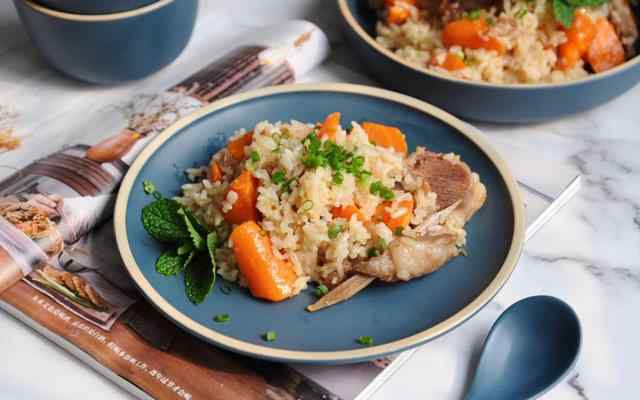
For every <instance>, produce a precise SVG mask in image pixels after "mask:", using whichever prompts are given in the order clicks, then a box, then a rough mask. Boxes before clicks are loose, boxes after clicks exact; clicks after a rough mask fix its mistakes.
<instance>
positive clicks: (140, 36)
mask: <svg viewBox="0 0 640 400" xmlns="http://www.w3.org/2000/svg"><path fill="white" fill-rule="evenodd" d="M14 4H15V6H16V8H17V10H18V14H19V15H20V18H21V19H22V22H23V24H24V25H25V27H26V29H27V31H28V32H29V35H30V36H31V39H32V41H33V43H34V44H35V46H36V47H37V48H38V50H40V53H41V54H42V56H43V57H44V59H45V60H46V61H47V62H48V63H49V64H51V66H53V67H54V68H55V69H57V70H58V71H60V72H62V73H64V74H66V75H68V76H70V77H73V78H76V79H79V80H83V81H87V82H92V83H100V84H109V83H119V82H124V81H130V80H135V79H141V78H144V77H146V76H148V75H150V74H152V73H154V72H156V71H158V70H160V69H161V68H163V67H165V66H167V65H169V64H170V63H171V62H172V61H173V60H175V59H176V58H177V57H178V56H179V55H180V53H181V52H182V50H183V49H184V48H185V47H186V45H187V43H188V42H189V39H190V37H191V33H192V31H193V27H194V24H195V19H196V14H197V9H198V1H197V0H160V1H156V2H155V3H153V4H150V5H148V6H146V7H142V8H138V9H136V10H132V11H127V12H122V13H115V14H103V15H81V14H69V13H63V12H60V11H55V10H52V9H49V8H45V7H43V6H41V5H39V4H36V3H34V2H32V1H30V0H14Z"/></svg>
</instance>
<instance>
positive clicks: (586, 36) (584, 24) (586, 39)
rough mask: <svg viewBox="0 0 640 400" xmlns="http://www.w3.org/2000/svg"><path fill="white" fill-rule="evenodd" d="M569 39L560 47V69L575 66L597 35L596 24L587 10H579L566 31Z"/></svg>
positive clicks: (558, 64)
mask: <svg viewBox="0 0 640 400" xmlns="http://www.w3.org/2000/svg"><path fill="white" fill-rule="evenodd" d="M565 33H566V36H567V41H566V42H564V43H563V44H561V45H560V47H558V63H557V66H558V68H560V69H563V70H567V69H571V68H573V67H574V66H575V65H576V64H577V63H578V61H579V60H580V59H581V58H582V57H584V55H585V54H586V53H587V50H588V49H589V47H590V46H591V42H592V41H593V39H594V37H595V35H596V25H595V23H594V22H593V20H592V19H591V17H590V16H589V15H588V14H586V13H585V12H582V11H581V12H578V13H576V16H575V18H574V20H573V23H572V24H571V27H570V28H569V29H567V31H566V32H565Z"/></svg>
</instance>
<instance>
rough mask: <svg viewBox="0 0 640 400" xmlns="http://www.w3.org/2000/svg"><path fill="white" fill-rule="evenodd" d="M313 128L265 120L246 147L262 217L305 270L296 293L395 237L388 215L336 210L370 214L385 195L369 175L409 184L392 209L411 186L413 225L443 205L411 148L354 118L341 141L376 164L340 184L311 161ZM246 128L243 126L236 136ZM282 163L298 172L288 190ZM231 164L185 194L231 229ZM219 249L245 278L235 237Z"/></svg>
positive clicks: (282, 251)
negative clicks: (373, 133) (381, 140)
mask: <svg viewBox="0 0 640 400" xmlns="http://www.w3.org/2000/svg"><path fill="white" fill-rule="evenodd" d="M314 128H315V126H314V125H310V124H305V123H302V122H297V121H291V122H290V123H282V122H278V123H269V122H266V121H265V122H260V123H258V124H257V125H256V126H255V128H254V129H253V132H254V134H253V141H252V142H251V144H250V145H248V146H247V147H246V148H245V154H246V155H249V154H251V153H253V152H255V153H257V154H258V155H259V161H257V162H255V161H252V160H251V157H248V158H247V159H246V160H245V161H243V162H242V164H241V167H240V169H248V170H250V171H251V172H252V175H253V176H254V177H255V178H257V179H258V180H259V188H258V199H257V209H258V211H259V212H260V214H261V216H262V218H261V220H260V221H259V225H260V226H261V228H262V229H263V230H264V231H266V232H267V233H268V234H269V237H270V239H271V242H272V245H273V248H274V249H275V250H277V251H274V253H275V255H276V256H279V257H282V258H284V259H287V260H289V261H290V262H291V263H292V265H293V266H294V269H295V271H296V274H297V275H298V280H297V282H296V287H295V290H294V291H295V293H298V292H299V291H300V290H302V289H304V288H305V287H306V285H307V282H308V281H310V280H311V281H320V280H325V281H326V278H327V277H335V279H336V280H339V279H340V278H342V277H343V274H344V269H343V268H344V267H343V266H344V263H345V261H348V260H353V259H357V258H365V257H367V252H368V251H369V249H371V248H372V246H375V244H376V243H379V241H380V239H383V240H384V241H385V242H386V243H389V242H391V241H392V240H393V237H394V232H392V231H391V229H389V228H388V227H387V226H386V225H385V224H384V223H363V222H361V221H360V220H359V219H358V218H357V216H356V215H353V216H351V218H350V220H348V221H346V220H344V219H341V218H335V217H334V216H333V215H332V213H331V210H332V208H333V207H337V206H344V205H349V204H354V203H356V204H358V207H359V209H360V211H361V212H362V214H364V216H365V217H366V219H367V220H369V219H371V217H372V216H373V215H374V213H375V212H376V208H377V207H378V205H379V204H380V203H381V202H383V201H384V200H382V199H381V198H380V197H379V196H377V195H374V194H371V192H370V186H369V184H370V182H374V181H380V182H382V183H383V184H384V185H385V186H386V187H388V188H395V187H403V188H404V189H405V190H407V191H404V190H397V189H394V194H395V198H394V200H393V201H392V203H391V204H390V205H389V206H388V207H387V211H388V212H390V213H391V214H392V215H399V213H402V211H403V210H402V207H401V206H400V205H399V202H400V201H401V200H403V199H405V198H407V196H408V197H411V196H412V194H411V193H410V192H408V191H409V190H410V191H415V196H414V199H415V203H416V205H415V209H414V212H413V216H412V221H411V223H412V224H414V225H417V224H419V223H420V222H422V221H423V220H424V219H425V218H426V217H427V216H429V215H431V214H432V213H433V212H434V211H435V210H436V194H435V193H433V192H425V191H424V189H422V188H421V187H422V186H421V183H418V182H411V178H410V175H411V174H408V173H407V167H406V164H405V155H403V154H400V153H398V152H396V151H394V150H392V149H387V148H383V147H379V146H376V145H374V144H372V143H370V142H369V139H368V137H367V134H366V133H365V132H364V130H363V129H362V127H361V126H360V125H358V124H357V123H355V122H354V123H352V126H351V131H350V133H349V134H348V135H347V132H346V131H345V130H344V129H340V130H339V131H338V132H337V134H336V135H335V138H334V142H335V143H336V144H337V145H340V146H343V147H344V148H345V149H346V150H348V151H351V152H353V153H356V154H357V155H361V156H363V157H364V168H365V169H366V170H368V171H370V172H371V177H370V178H369V179H368V180H366V181H361V182H358V180H357V179H356V178H355V177H354V176H353V175H351V174H348V173H345V174H344V180H343V182H342V183H340V184H335V183H333V182H332V172H331V170H330V169H329V167H318V168H315V169H309V168H305V166H304V165H303V163H302V159H303V155H304V151H305V150H304V146H303V143H302V141H303V139H304V138H305V137H307V136H308V135H309V134H310V133H311V132H312V131H313V129H314ZM244 132H246V131H244V130H243V131H239V132H238V135H236V136H240V135H242V134H244ZM276 149H277V150H276ZM276 170H277V171H284V172H285V173H286V176H287V178H288V179H291V184H290V187H291V191H290V192H289V193H287V192H286V191H283V190H281V186H280V185H279V184H276V183H274V182H273V181H272V175H273V171H276ZM200 171H201V170H200ZM227 172H229V173H231V175H227V174H225V180H223V181H222V182H210V181H209V180H207V179H206V178H204V179H202V180H201V181H200V182H197V183H190V184H186V185H184V186H183V188H182V190H183V196H182V197H181V198H178V200H179V201H180V202H181V203H182V204H184V205H186V206H188V207H189V208H190V209H191V210H193V212H194V213H195V215H196V216H197V217H198V218H199V219H200V220H201V221H203V222H204V223H206V224H207V225H209V226H210V227H216V229H217V230H218V231H220V230H223V231H225V232H230V230H231V228H232V227H231V226H228V224H227V222H225V220H224V218H223V211H226V210H228V209H230V207H231V206H232V205H233V202H234V201H235V199H234V197H235V198H237V195H235V192H233V191H229V190H228V188H229V183H230V182H231V180H232V179H233V178H234V177H235V176H237V175H238V173H239V171H227ZM190 174H191V175H192V176H194V177H195V178H198V177H201V176H202V172H196V170H193V171H191V172H190ZM396 184H398V185H396ZM231 193H233V194H231ZM234 195H235V196H234ZM334 223H339V224H340V225H341V226H342V230H341V231H340V233H338V235H337V237H335V238H333V239H332V238H330V237H329V233H328V232H329V228H330V226H331V225H332V224H334ZM403 234H406V235H411V228H410V227H407V228H405V229H404V231H403ZM226 236H228V235H223V239H225V240H226ZM464 236H465V235H464V230H463V229H461V233H460V243H464V240H465V239H464ZM216 257H217V263H218V273H219V274H220V275H221V276H222V277H223V278H224V279H226V280H229V281H239V282H240V283H241V284H243V279H242V276H241V273H240V272H239V270H238V268H237V265H236V262H235V259H234V255H233V251H232V249H231V243H228V244H227V246H226V247H224V248H222V249H220V250H219V251H218V252H217V254H216Z"/></svg>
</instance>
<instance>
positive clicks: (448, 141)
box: [115, 84, 524, 363]
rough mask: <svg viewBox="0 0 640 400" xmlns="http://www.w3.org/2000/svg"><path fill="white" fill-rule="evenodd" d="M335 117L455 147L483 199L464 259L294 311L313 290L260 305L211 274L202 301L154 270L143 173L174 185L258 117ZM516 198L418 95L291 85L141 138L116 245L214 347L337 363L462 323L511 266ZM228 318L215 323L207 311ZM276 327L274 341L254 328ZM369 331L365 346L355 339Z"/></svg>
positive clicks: (460, 127) (154, 292)
mask: <svg viewBox="0 0 640 400" xmlns="http://www.w3.org/2000/svg"><path fill="white" fill-rule="evenodd" d="M338 110H339V111H341V112H342V120H343V121H362V120H365V119H368V120H371V119H373V120H374V121H379V122H384V123H388V124H391V125H394V126H398V127H400V129H402V131H403V132H404V133H405V134H406V136H407V139H408V144H409V147H410V149H414V148H415V146H417V145H426V146H428V147H429V148H431V149H433V150H435V151H447V152H449V151H450V152H455V153H459V154H460V155H461V156H462V158H463V159H464V160H465V161H466V162H467V163H469V165H470V166H471V168H472V169H473V170H475V171H477V172H478V173H479V174H480V176H481V177H482V180H483V182H484V183H485V185H486V186H487V189H488V201H487V202H486V204H485V206H484V207H483V208H482V209H481V210H480V211H479V212H478V213H477V214H476V215H475V216H474V217H473V220H472V221H471V222H470V223H469V224H468V225H467V226H468V229H467V231H468V243H469V247H468V250H469V254H470V255H469V257H458V258H456V259H455V260H453V261H452V262H450V263H449V264H448V265H446V266H444V267H443V268H442V269H441V270H439V271H438V272H436V273H434V274H431V275H428V276H425V277H423V278H420V279H415V280H412V281H410V282H408V283H402V284H392V285H389V284H373V285H372V286H370V287H368V288H367V289H365V290H364V291H363V292H361V293H359V294H358V295H357V296H355V297H354V298H352V299H350V300H349V301H346V302H344V303H342V304H340V305H337V306H333V307H330V308H328V309H325V310H322V311H320V312H317V313H313V314H312V313H309V312H307V311H305V307H306V306H307V305H309V304H311V303H312V302H314V301H315V300H316V298H315V295H314V294H313V290H311V289H310V290H308V291H305V292H303V293H301V294H300V295H299V296H297V297H295V298H293V299H289V300H287V301H284V302H281V303H276V304H272V303H267V302H263V301H260V300H258V299H255V298H253V297H251V295H250V294H249V292H248V291H247V290H245V289H242V288H240V287H236V286H234V290H233V292H232V293H231V294H230V295H228V296H225V295H224V294H223V293H221V291H220V290H219V287H220V286H224V285H229V284H228V283H225V282H224V281H223V280H222V279H219V280H218V283H217V285H218V288H216V289H214V293H213V295H210V296H209V297H208V298H207V299H206V301H205V302H204V303H202V304H200V305H198V306H194V305H193V304H191V303H190V302H189V300H188V299H187V297H186V295H185V293H184V286H183V283H182V281H181V279H182V278H181V277H172V278H167V277H164V276H161V275H159V274H158V273H156V271H155V268H154V262H155V260H156V258H157V257H158V255H159V254H160V252H161V251H162V246H161V245H160V244H159V243H157V242H156V241H155V240H153V239H152V238H151V237H149V235H148V234H147V233H146V232H145V230H144V229H143V227H142V225H141V223H140V212H141V209H142V207H143V206H144V205H145V204H147V203H148V202H149V201H150V199H149V196H146V195H145V194H144V193H143V191H142V182H143V181H144V180H151V181H152V182H154V183H155V184H156V186H157V188H158V190H160V191H161V192H162V193H164V194H165V195H176V194H178V193H179V190H180V186H181V184H183V183H185V182H186V180H185V177H184V172H183V171H184V170H185V169H186V168H188V167H193V166H201V165H206V164H207V163H208V160H209V158H210V156H211V155H212V154H213V153H214V152H216V151H217V150H218V149H220V148H221V147H222V146H224V145H225V144H226V142H227V139H228V138H229V137H230V135H232V134H233V133H234V132H235V131H236V130H237V129H239V128H250V127H253V126H254V125H255V124H256V123H257V122H260V121H263V120H270V121H277V120H284V121H288V120H291V119H297V120H300V121H320V120H322V119H323V118H324V117H325V116H326V115H327V114H329V113H330V112H333V111H338ZM523 227H524V217H523V205H522V201H521V199H520V197H519V194H518V188H517V187H516V184H515V181H514V179H513V177H512V176H511V175H510V174H509V172H508V170H507V168H506V166H505V164H504V162H503V161H501V159H500V158H499V157H498V155H497V154H496V153H495V152H494V151H493V150H492V149H491V147H490V146H489V145H488V144H487V143H486V142H485V140H484V139H483V138H482V137H481V136H480V135H478V134H477V133H475V131H472V130H470V129H469V127H468V125H466V124H464V123H462V122H461V121H459V120H457V119H455V118H453V117H452V116H450V115H449V114H447V113H445V112H443V111H441V110H439V109H436V108H435V107H432V106H430V105H428V104H426V103H423V102H420V101H418V100H415V99H413V98H410V97H408V96H404V95H400V94H397V93H394V92H390V91H385V90H380V89H373V88H368V87H365V86H356V85H339V84H332V85H294V86H288V87H287V86H284V87H277V88H269V89H263V90H259V91H254V92H250V93H246V94H242V95H237V96H233V97H230V98H228V99H224V100H221V101H218V102H216V103H213V104H211V105H209V106H207V107H204V108H203V109H201V110H199V111H197V112H195V113H194V114H192V115H191V116H189V117H187V118H185V119H183V120H181V121H179V122H177V123H176V124H174V125H173V126H172V127H170V128H168V130H166V131H164V132H163V133H162V134H161V135H159V136H158V137H157V138H156V139H154V141H152V142H151V143H150V144H149V145H148V146H147V147H146V148H145V150H144V151H143V152H142V153H141V154H140V156H139V157H138V158H137V159H136V161H135V162H134V163H133V164H132V166H131V167H130V170H129V172H128V174H127V175H126V177H125V179H124V180H123V183H122V186H121V189H120V192H119V195H118V201H117V205H116V212H115V229H116V235H117V240H118V246H119V249H120V252H121V255H122V256H123V260H124V261H125V265H126V267H127V269H128V271H129V273H130V274H131V276H132V278H133V279H134V281H135V282H136V284H137V285H138V287H139V288H140V289H141V291H142V292H143V293H144V294H145V295H146V296H147V297H148V299H149V300H150V301H151V303H153V304H154V305H155V306H156V307H157V308H158V309H159V310H161V311H162V312H163V313H165V314H166V315H167V316H168V317H169V318H171V319H172V320H173V321H174V322H176V323H177V324H178V325H180V326H182V327H183V328H185V329H187V330H188V331H190V332H192V333H194V334H196V335H198V336H200V337H202V338H204V339H205V340H208V341H210V342H212V343H214V344H216V345H219V346H222V347H224V348H227V349H230V350H233V351H237V352H240V353H244V354H248V355H251V356H253V357H260V358H265V359H271V360H279V361H296V362H313V363H346V362H356V361H362V360H367V359H373V358H376V357H380V356H382V355H385V354H389V353H394V352H398V351H401V350H404V349H407V348H409V347H412V346H416V345H418V344H420V343H423V342H425V341H427V340H430V339H433V338H435V337H437V336H439V335H441V334H443V333H445V332H446V331H448V330H450V329H453V328H454V327H456V326H457V325H459V324H461V323H462V322H463V321H465V320H466V319H467V318H469V317H470V316H471V315H473V314H474V313H475V312H476V311H478V310H479V309H480V308H481V307H482V306H483V305H484V304H486V302H488V301H489V299H490V298H492V297H493V296H494V295H495V294H496V293H497V291H498V290H499V289H500V287H501V286H502V285H503V284H504V283H505V281H506V280H507V278H508V276H509V275H510V273H511V271H512V270H513V268H514V266H515V262H516V261H517V258H518V256H519V254H520V250H521V246H522V243H523V229H524V228H523ZM221 313H228V314H229V315H230V316H231V322H230V323H228V324H217V323H215V322H214V321H213V316H214V315H216V314H221ZM267 330H275V331H276V332H277V334H278V340H277V341H275V342H273V343H266V342H264V341H263V340H262V339H261V334H262V333H264V332H265V331H267ZM362 335H370V336H372V337H373V338H374V341H375V346H373V347H362V346H361V345H359V344H358V343H356V338H358V337H359V336H362Z"/></svg>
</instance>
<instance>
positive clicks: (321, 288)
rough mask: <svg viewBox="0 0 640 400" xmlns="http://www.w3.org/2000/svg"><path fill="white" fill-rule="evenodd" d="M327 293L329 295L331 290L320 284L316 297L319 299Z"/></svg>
mask: <svg viewBox="0 0 640 400" xmlns="http://www.w3.org/2000/svg"><path fill="white" fill-rule="evenodd" d="M327 293H329V288H328V287H326V286H325V285H323V284H319V285H318V287H317V288H316V296H318V297H322V296H324V295H325V294H327Z"/></svg>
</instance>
